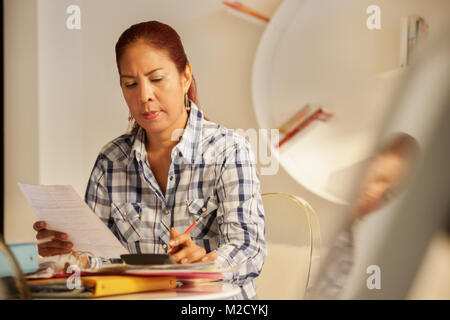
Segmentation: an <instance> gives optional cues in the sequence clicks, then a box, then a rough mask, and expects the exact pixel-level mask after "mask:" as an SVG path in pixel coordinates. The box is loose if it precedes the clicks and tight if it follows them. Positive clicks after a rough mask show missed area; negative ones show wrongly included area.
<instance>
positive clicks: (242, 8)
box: [222, 1, 270, 22]
mask: <svg viewBox="0 0 450 320" xmlns="http://www.w3.org/2000/svg"><path fill="white" fill-rule="evenodd" d="M222 2H223V4H224V5H226V6H228V7H229V8H232V9H234V10H237V11H239V12H242V13H244V14H247V15H250V16H252V17H254V18H257V19H260V20H263V21H265V22H269V21H270V19H269V18H268V17H266V16H264V15H262V14H261V13H259V12H257V11H255V10H254V9H252V8H250V7H247V6H245V5H243V4H242V3H240V2H239V1H234V2H230V1H222Z"/></svg>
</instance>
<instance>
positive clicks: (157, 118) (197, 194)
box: [34, 21, 266, 299]
mask: <svg viewBox="0 0 450 320" xmlns="http://www.w3.org/2000/svg"><path fill="white" fill-rule="evenodd" d="M116 62H117V67H118V71H119V75H120V86H121V88H122V92H123V95H124V98H125V101H126V103H127V105H128V107H129V110H130V118H129V120H133V119H134V120H133V121H134V122H133V126H132V129H131V130H130V132H128V133H127V134H124V135H122V136H120V137H118V138H116V139H114V140H113V141H111V142H109V143H108V144H106V145H105V146H104V147H103V148H102V150H101V151H100V153H99V155H98V157H97V160H96V162H95V165H94V168H93V170H92V173H91V176H90V179H89V183H88V186H87V189H86V194H85V201H86V203H87V204H88V205H89V206H90V208H91V209H92V210H93V211H94V212H95V213H96V214H97V215H98V216H99V218H100V219H101V220H102V221H103V222H104V223H105V224H106V225H107V226H108V227H109V228H110V229H111V231H112V232H113V233H114V234H115V235H116V237H117V238H118V239H119V240H120V241H121V242H122V244H123V245H124V246H125V247H126V248H127V249H128V250H129V251H130V252H131V253H169V254H170V255H171V256H172V258H173V259H174V260H175V261H176V262H178V263H191V262H198V261H213V260H216V261H217V262H218V263H219V265H220V266H222V267H227V268H228V267H235V266H239V267H238V268H237V269H236V270H237V271H235V272H234V274H233V276H232V278H231V279H229V280H230V281H231V282H233V283H236V284H238V285H239V286H240V287H241V294H240V295H239V296H237V297H235V298H238V299H239V298H240V299H247V298H248V299H252V298H256V292H255V278H256V277H257V276H258V275H259V273H260V271H261V268H262V265H263V262H264V258H265V256H266V244H265V238H264V233H265V231H264V210H263V206H262V200H261V192H260V185H259V178H258V173H257V171H256V166H255V160H254V155H253V153H252V151H251V149H250V146H249V143H248V142H247V141H246V140H245V138H243V137H241V136H239V135H237V134H235V133H234V132H233V131H232V130H228V129H225V128H223V127H222V126H220V125H218V124H216V123H213V122H210V121H208V120H206V119H204V116H203V113H202V111H201V110H199V108H198V107H197V100H196V86H195V80H194V77H193V75H192V69H191V65H190V63H189V62H188V60H187V57H186V54H185V52H184V49H183V45H182V43H181V41H180V38H179V36H178V34H177V33H176V32H175V30H173V29H172V28H171V27H169V26H168V25H165V24H163V23H160V22H157V21H149V22H144V23H139V24H136V25H133V26H131V27H130V28H129V29H127V30H126V31H125V32H124V33H123V34H122V35H121V36H120V38H119V40H118V42H117V44H116ZM195 221H196V222H197V225H196V226H195V227H194V229H192V231H191V232H190V233H189V234H184V233H183V232H184V231H185V230H186V229H187V228H188V227H189V226H190V225H191V224H192V223H193V222H195ZM34 228H35V230H37V231H38V233H37V236H36V237H37V238H38V239H42V238H46V237H51V236H53V237H54V238H53V240H52V241H49V242H46V243H42V244H40V245H39V254H40V255H41V256H51V255H58V254H64V253H67V252H70V248H71V245H72V244H71V243H70V242H68V241H65V240H67V235H64V234H62V233H60V232H57V231H52V230H46V229H45V222H43V221H38V222H37V223H35V225H34ZM171 246H173V248H172V249H170V247H171Z"/></svg>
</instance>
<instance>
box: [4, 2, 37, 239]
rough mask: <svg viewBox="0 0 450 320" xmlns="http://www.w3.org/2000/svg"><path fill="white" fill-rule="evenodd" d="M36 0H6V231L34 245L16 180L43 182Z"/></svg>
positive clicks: (28, 211)
mask: <svg viewBox="0 0 450 320" xmlns="http://www.w3.org/2000/svg"><path fill="white" fill-rule="evenodd" d="M36 3H37V1H35V0H14V1H11V0H6V1H4V72H5V73H4V79H5V80H4V95H5V100H4V123H3V125H4V129H3V130H4V186H5V189H4V199H5V200H4V202H5V203H4V204H3V206H4V228H5V235H4V236H5V239H6V240H7V241H11V242H19V241H31V240H33V235H32V233H31V226H32V223H33V221H34V217H33V214H32V212H31V208H30V207H29V206H28V204H27V202H26V200H25V198H24V197H23V196H22V194H21V192H20V190H19V187H18V186H17V181H23V182H28V183H39V141H38V132H39V130H38V129H39V128H38V125H39V124H38V104H37V100H38V90H37V76H38V74H37V32H36V25H37V16H36Z"/></svg>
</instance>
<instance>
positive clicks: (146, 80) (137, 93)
mask: <svg viewBox="0 0 450 320" xmlns="http://www.w3.org/2000/svg"><path fill="white" fill-rule="evenodd" d="M119 64H120V73H121V74H120V84H121V87H122V92H123V96H124V98H125V101H126V102H127V105H128V108H129V109H130V112H131V115H132V116H133V117H134V119H135V120H136V121H137V123H138V124H139V125H140V126H141V127H142V128H144V129H145V130H146V132H147V133H161V132H163V131H165V130H171V129H172V128H176V127H177V124H179V125H184V123H183V124H181V123H180V121H181V120H182V119H185V116H186V111H185V107H184V95H185V93H186V92H187V90H188V89H189V86H190V84H191V79H192V74H191V68H190V65H189V64H188V65H187V67H186V70H185V71H184V72H183V73H182V74H180V73H179V72H178V70H177V68H176V66H175V64H174V63H173V61H172V60H171V59H170V58H169V56H168V54H167V53H166V51H165V50H160V49H155V48H153V47H151V46H149V45H147V44H145V43H144V42H142V41H138V42H136V43H134V44H132V45H129V46H128V47H127V49H126V50H125V52H124V54H123V55H122V57H121V59H120V61H119Z"/></svg>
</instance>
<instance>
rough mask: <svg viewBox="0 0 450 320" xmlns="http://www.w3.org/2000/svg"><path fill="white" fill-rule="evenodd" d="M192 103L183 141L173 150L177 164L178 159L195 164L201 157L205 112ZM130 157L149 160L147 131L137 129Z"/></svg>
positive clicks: (140, 128)
mask: <svg viewBox="0 0 450 320" xmlns="http://www.w3.org/2000/svg"><path fill="white" fill-rule="evenodd" d="M190 102H191V111H190V113H189V118H188V122H187V124H186V127H185V128H184V130H183V133H182V135H181V139H180V140H179V142H178V144H177V145H176V146H175V147H174V148H173V149H172V161H175V162H177V159H178V158H181V159H182V160H183V161H184V162H185V163H195V161H196V158H197V157H199V156H201V154H199V152H198V150H199V144H200V141H201V137H202V126H203V112H202V111H201V110H200V109H199V108H198V107H197V105H196V104H195V103H194V102H193V101H190ZM130 155H131V158H132V157H133V156H135V157H136V159H137V160H138V161H139V160H144V159H146V158H147V150H146V148H145V130H144V129H143V128H142V127H138V129H137V132H136V135H135V139H134V141H133V145H132V147H131V154H130Z"/></svg>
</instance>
